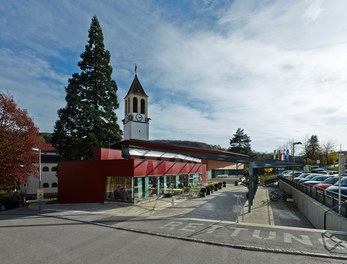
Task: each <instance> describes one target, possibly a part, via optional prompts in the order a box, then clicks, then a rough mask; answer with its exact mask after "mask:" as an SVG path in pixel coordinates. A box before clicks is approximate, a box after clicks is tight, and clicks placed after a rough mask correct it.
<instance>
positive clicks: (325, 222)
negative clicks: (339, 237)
mask: <svg viewBox="0 0 347 264" xmlns="http://www.w3.org/2000/svg"><path fill="white" fill-rule="evenodd" d="M344 203H347V200H346V201H343V202H342V203H340V204H337V205H335V206H334V207H331V208H329V210H326V211H325V212H324V230H326V226H327V213H328V212H329V211H331V210H334V209H335V208H336V207H338V206H341V205H342V204H344Z"/></svg>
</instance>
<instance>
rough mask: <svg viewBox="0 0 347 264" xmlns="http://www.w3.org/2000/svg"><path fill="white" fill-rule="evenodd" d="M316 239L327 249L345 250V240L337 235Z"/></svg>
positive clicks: (346, 243) (346, 246) (346, 245)
mask: <svg viewBox="0 0 347 264" xmlns="http://www.w3.org/2000/svg"><path fill="white" fill-rule="evenodd" d="M318 241H319V242H320V243H321V244H322V245H323V246H324V247H326V248H328V250H330V251H336V250H344V251H346V250H347V242H346V241H343V240H341V239H338V238H337V237H333V236H332V237H329V238H327V237H325V238H318Z"/></svg>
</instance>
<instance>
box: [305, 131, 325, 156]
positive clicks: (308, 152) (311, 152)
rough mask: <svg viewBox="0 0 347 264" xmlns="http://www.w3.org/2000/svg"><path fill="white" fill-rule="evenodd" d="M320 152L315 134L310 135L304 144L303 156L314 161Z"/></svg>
mask: <svg viewBox="0 0 347 264" xmlns="http://www.w3.org/2000/svg"><path fill="white" fill-rule="evenodd" d="M320 154H321V148H320V145H319V140H318V137H317V135H312V136H311V137H310V138H309V139H308V140H307V142H306V144H305V158H306V159H307V158H308V159H310V160H312V161H314V162H316V161H317V160H318V159H319V156H320Z"/></svg>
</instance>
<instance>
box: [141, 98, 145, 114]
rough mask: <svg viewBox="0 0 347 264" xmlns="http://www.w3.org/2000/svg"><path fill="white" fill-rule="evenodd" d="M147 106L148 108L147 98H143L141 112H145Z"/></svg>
mask: <svg viewBox="0 0 347 264" xmlns="http://www.w3.org/2000/svg"><path fill="white" fill-rule="evenodd" d="M145 108H146V104H145V99H141V114H145Z"/></svg>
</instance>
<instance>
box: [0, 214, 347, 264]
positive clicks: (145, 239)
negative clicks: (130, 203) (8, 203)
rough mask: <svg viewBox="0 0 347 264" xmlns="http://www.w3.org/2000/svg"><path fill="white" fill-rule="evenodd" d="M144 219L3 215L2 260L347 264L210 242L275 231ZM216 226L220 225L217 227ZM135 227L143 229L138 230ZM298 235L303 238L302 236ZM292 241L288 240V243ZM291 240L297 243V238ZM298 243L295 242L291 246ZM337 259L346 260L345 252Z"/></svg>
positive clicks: (0, 218)
mask: <svg viewBox="0 0 347 264" xmlns="http://www.w3.org/2000/svg"><path fill="white" fill-rule="evenodd" d="M80 217H81V216H80ZM136 219H137V220H141V221H136ZM143 220H144V219H138V218H119V219H110V217H109V216H108V217H107V216H105V215H100V216H99V220H96V221H95V222H93V223H86V222H82V221H80V220H67V219H62V218H57V217H47V216H40V215H35V212H33V211H29V210H25V209H20V210H14V211H9V212H7V213H6V214H1V215H0V238H1V239H0V252H1V254H0V256H1V260H0V262H1V263H3V264H7V263H11V264H16V263H107V264H109V263H124V264H126V263H180V264H181V263H193V264H195V263H279V262H282V263H315V264H318V263H346V259H336V258H326V257H319V256H307V255H303V254H295V253H294V254H290V253H289V251H288V252H287V253H286V252H284V251H283V253H284V254H281V253H280V252H277V251H274V252H271V251H264V250H260V249H257V248H256V247H254V248H253V250H252V249H251V247H249V248H247V247H246V248H242V247H232V246H228V245H218V243H215V244H213V243H209V241H212V242H213V241H215V240H216V242H218V241H223V242H224V243H225V242H227V243H230V244H232V243H233V244H235V245H240V241H242V242H244V243H246V242H245V241H244V239H245V238H247V237H249V238H250V237H251V236H253V239H250V240H254V239H255V240H257V239H258V240H261V239H259V238H255V237H254V235H255V236H262V237H267V238H269V237H272V236H273V233H272V234H270V232H274V231H273V230H271V231H270V230H268V231H265V230H263V232H265V233H266V235H265V234H261V233H260V234H258V233H257V232H255V233H254V230H258V229H259V228H260V227H259V228H258V227H256V228H255V227H246V226H244V225H243V226H242V227H241V226H240V225H235V224H229V223H226V222H224V223H214V224H213V225H212V226H213V227H211V224H212V223H208V222H203V221H197V220H192V219H188V218H185V219H184V220H182V219H180V220H178V219H148V218H147V220H146V221H143ZM105 224H106V225H105ZM217 224H218V226H221V227H218V228H217ZM117 225H118V227H117ZM136 228H141V230H139V231H136V230H135V229H136ZM237 228H239V229H237ZM240 228H243V229H242V230H241V229H240ZM126 229H128V230H130V229H133V231H127V230H126ZM244 229H248V230H244ZM260 232H262V231H260ZM275 232H276V236H278V239H279V240H281V239H282V238H283V241H284V239H285V238H284V237H285V235H283V233H282V232H284V231H277V230H275ZM289 233H290V232H289ZM251 234H252V235H251ZM280 234H281V235H280ZM294 235H295V236H296V237H299V236H300V234H293V236H294ZM302 235H305V233H302ZM325 235H327V234H325ZM281 237H282V238H281ZM290 237H291V236H287V238H286V239H287V241H289V240H290ZM291 239H292V240H296V239H295V238H293V237H291ZM334 239H335V238H334ZM269 240H271V239H269ZM301 240H302V242H298V241H296V242H295V243H299V244H303V241H306V243H308V242H307V240H305V239H304V238H302V239H301ZM310 240H311V242H312V243H314V244H316V243H317V242H316V241H314V238H312V237H310ZM262 242H263V243H265V239H262ZM335 242H337V240H335ZM283 243H286V242H285V241H284V242H283ZM295 243H294V241H293V243H292V244H295ZM287 244H290V243H287ZM337 244H338V243H337ZM337 244H335V247H337ZM340 245H341V244H340ZM343 247H345V245H343ZM339 255H340V256H346V253H345V252H343V253H341V254H339Z"/></svg>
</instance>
